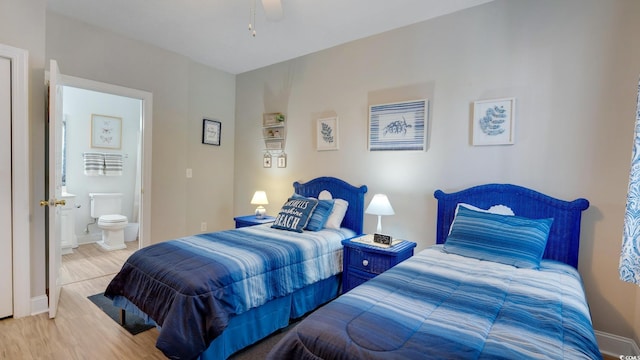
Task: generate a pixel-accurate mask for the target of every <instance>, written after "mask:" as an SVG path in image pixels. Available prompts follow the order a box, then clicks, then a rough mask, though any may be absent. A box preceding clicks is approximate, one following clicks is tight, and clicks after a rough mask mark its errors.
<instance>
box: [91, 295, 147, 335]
mask: <svg viewBox="0 0 640 360" xmlns="http://www.w3.org/2000/svg"><path fill="white" fill-rule="evenodd" d="M87 298H88V299H89V300H91V302H92V303H94V304H95V305H96V306H97V307H99V308H100V310H102V311H104V313H105V314H107V315H109V317H110V318H111V319H113V321H115V322H116V323H118V325H119V324H120V308H119V307H116V306H114V305H113V303H112V301H111V299H109V298H108V297H106V296H104V293H100V294H95V295H91V296H88V297H87ZM122 327H123V328H125V329H127V331H128V332H130V333H131V334H132V335H136V334H139V333H141V332H143V331H146V330H149V329H151V328H153V327H154V325H149V324H145V322H144V320H143V319H142V318H141V317H139V316H137V315H134V314H131V313H127V316H126V321H125V324H124V325H122Z"/></svg>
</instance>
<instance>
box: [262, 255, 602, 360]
mask: <svg viewBox="0 0 640 360" xmlns="http://www.w3.org/2000/svg"><path fill="white" fill-rule="evenodd" d="M269 358H270V359H318V358H321V359H601V358H602V356H601V354H600V352H599V349H598V346H597V343H596V340H595V335H594V331H593V327H592V324H591V318H590V313H589V308H588V305H587V302H586V299H585V295H584V289H583V286H582V280H581V278H580V276H579V274H578V272H577V271H576V270H575V269H574V268H572V267H569V266H567V265H564V264H561V263H558V262H550V261H543V263H542V264H541V269H540V270H531V269H518V268H515V267H512V266H510V265H503V264H499V263H493V262H489V261H481V260H476V259H471V258H466V257H462V256H459V255H453V254H446V253H444V252H442V251H441V248H440V246H434V247H431V248H428V249H426V250H423V251H421V252H420V253H418V254H417V255H416V256H414V257H412V258H410V259H408V260H406V261H404V262H403V263H401V264H399V265H397V266H396V267H394V268H392V269H390V270H388V271H387V272H385V273H383V274H381V275H379V276H378V277H376V278H374V279H372V280H370V281H368V282H366V283H364V284H362V285H360V286H359V287H357V288H355V289H353V290H351V291H350V292H348V293H347V294H345V295H342V296H341V297H339V298H338V299H336V300H334V301H332V302H331V303H329V304H327V305H326V306H324V307H323V308H322V309H320V310H318V311H316V312H314V313H312V314H311V315H309V316H308V317H307V318H306V319H305V320H303V321H302V322H301V323H300V324H298V325H297V326H296V327H295V328H294V329H292V330H291V331H290V332H289V333H288V334H287V335H286V336H285V338H283V339H282V341H281V342H279V343H278V345H276V347H275V348H274V349H273V350H272V352H271V353H270V354H269Z"/></svg>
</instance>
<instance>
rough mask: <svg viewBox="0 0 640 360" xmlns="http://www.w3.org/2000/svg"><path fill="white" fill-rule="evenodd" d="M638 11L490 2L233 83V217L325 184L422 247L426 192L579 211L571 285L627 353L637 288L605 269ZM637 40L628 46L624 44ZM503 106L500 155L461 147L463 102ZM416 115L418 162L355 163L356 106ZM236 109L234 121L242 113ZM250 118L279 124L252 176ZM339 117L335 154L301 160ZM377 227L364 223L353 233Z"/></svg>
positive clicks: (612, 254)
mask: <svg viewBox="0 0 640 360" xmlns="http://www.w3.org/2000/svg"><path fill="white" fill-rule="evenodd" d="M639 18H640V2H638V1H633V0H616V1H600V0H586V1H585V0H563V1H557V0H544V1H522V0H520V1H513V0H509V1H507V0H497V1H495V2H492V3H489V4H485V5H481V6H478V7H475V8H471V9H468V10H465V11H462V12H458V13H455V14H451V15H448V16H444V17H440V18H437V19H433V20H430V21H426V22H422V23H419V24H416V25H413V26H409V27H406V28H403V29H399V30H395V31H390V32H387V33H384V34H381V35H378V36H373V37H370V38H367V39H363V40H359V41H354V42H352V43H349V44H346V45H343V46H338V47H335V48H332V49H328V50H326V51H321V52H318V53H314V54H311V55H308V56H304V57H301V58H297V59H294V60H291V61H287V62H284V63H280V64H277V65H273V66H269V67H266V68H262V69H258V70H255V71H252V72H247V73H244V74H240V75H238V76H237V83H236V87H237V91H236V103H237V104H238V105H239V106H238V107H237V108H236V152H235V164H236V172H235V178H236V187H235V197H234V201H235V208H236V214H248V213H251V212H252V211H253V208H254V206H252V205H250V204H249V202H250V199H251V195H252V194H253V192H254V191H255V190H257V189H264V190H266V191H267V195H268V197H269V200H270V204H269V205H268V206H267V212H268V213H269V214H271V215H274V214H275V213H276V212H277V210H278V209H279V207H280V206H281V204H282V203H283V202H284V201H285V199H286V197H287V196H288V195H289V194H291V192H292V187H291V183H292V182H293V181H295V180H303V181H305V180H309V179H312V178H314V177H316V176H321V175H333V176H338V177H340V178H342V179H345V180H347V181H348V182H350V183H352V184H355V185H360V184H366V185H368V187H369V193H368V194H367V199H366V201H367V203H368V201H369V200H370V199H371V197H372V196H373V194H374V193H386V194H387V195H388V196H389V199H390V201H391V203H392V205H393V207H394V209H395V212H396V215H395V216H387V217H384V218H383V220H382V222H383V227H384V229H385V231H384V232H386V233H389V234H392V235H394V236H395V237H398V238H405V239H409V240H412V241H416V242H417V243H418V250H420V249H423V248H425V247H427V246H429V245H431V244H433V243H434V241H435V240H434V238H435V215H436V202H435V200H434V198H433V191H434V190H436V189H439V188H440V189H444V190H447V191H453V190H459V189H462V188H465V187H468V186H471V185H475V184H480V183H487V182H499V183H515V184H520V185H524V186H527V187H530V188H533V189H536V190H538V191H541V192H544V193H547V194H550V195H553V196H556V197H559V198H563V199H574V198H577V197H586V198H587V199H589V200H590V201H591V207H590V208H589V209H588V210H587V211H586V212H585V213H584V216H583V226H582V231H583V233H582V245H581V253H580V266H579V270H580V272H581V274H582V276H583V277H584V281H585V287H586V293H587V297H588V300H589V302H590V306H591V310H592V313H593V320H594V324H595V328H596V329H597V330H601V331H606V332H610V333H614V334H618V335H621V336H625V337H630V338H634V337H635V339H636V340H637V339H638V329H640V326H639V323H640V322H639V321H638V308H639V306H638V301H639V299H640V297H639V293H638V290H637V287H635V286H633V285H630V284H626V283H623V282H621V281H620V280H618V275H617V265H618V259H619V252H620V244H621V233H622V231H621V230H622V219H623V213H624V204H625V196H626V187H627V183H628V171H629V161H630V157H631V145H632V140H633V135H632V133H633V122H634V111H635V100H636V89H637V82H638V75H639V72H640V68H639V67H638V64H640V43H639V42H638V41H637V38H636V37H637V34H640V22H638V21H637V19H639ZM634 38H635V39H634ZM502 97H515V98H516V99H517V110H516V138H515V144H514V145H509V146H485V147H477V146H471V145H470V135H469V134H470V113H471V111H472V104H473V101H475V100H482V99H492V98H502ZM420 98H427V99H429V100H430V105H431V106H430V122H429V134H428V150H427V151H426V152H379V153H371V152H368V151H367V124H368V120H367V116H368V107H369V105H373V104H381V103H387V102H394V101H401V100H412V99H420ZM240 105H241V106H240ZM263 112H283V113H286V114H287V115H288V136H287V146H286V152H287V154H288V167H287V168H285V169H282V168H277V167H272V168H263V167H262V154H263V144H262V141H261V133H260V131H261V130H260V121H261V115H262V113H263ZM326 115H337V116H338V117H339V132H340V134H339V136H340V149H339V150H338V151H333V152H318V151H316V150H315V121H316V120H317V119H318V118H321V117H324V116H326ZM375 224H376V218H375V217H374V216H371V215H366V216H365V231H368V232H373V231H375Z"/></svg>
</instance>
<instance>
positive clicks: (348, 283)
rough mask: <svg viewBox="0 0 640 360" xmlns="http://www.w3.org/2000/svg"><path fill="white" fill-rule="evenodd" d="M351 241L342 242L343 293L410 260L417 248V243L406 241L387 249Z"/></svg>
mask: <svg viewBox="0 0 640 360" xmlns="http://www.w3.org/2000/svg"><path fill="white" fill-rule="evenodd" d="M351 240H352V239H347V240H342V245H343V246H344V252H343V261H342V293H346V292H347V291H349V290H351V289H353V288H354V287H356V286H358V285H360V284H362V283H363V282H365V281H367V280H370V279H373V278H374V277H376V276H378V275H379V274H382V273H383V272H385V271H387V270H389V269H390V268H392V267H393V266H395V265H397V264H398V263H400V262H402V261H404V260H406V259H408V258H410V257H411V256H413V249H414V248H415V247H416V243H414V242H411V241H406V240H404V241H402V242H400V243H397V244H395V245H393V246H391V247H387V248H384V247H378V246H375V245H367V244H363V243H359V242H355V241H351Z"/></svg>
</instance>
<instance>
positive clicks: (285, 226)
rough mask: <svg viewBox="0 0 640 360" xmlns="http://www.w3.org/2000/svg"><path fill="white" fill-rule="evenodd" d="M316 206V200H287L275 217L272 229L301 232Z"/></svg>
mask: <svg viewBox="0 0 640 360" xmlns="http://www.w3.org/2000/svg"><path fill="white" fill-rule="evenodd" d="M316 206H318V200H316V199H311V198H302V199H296V198H293V197H291V198H289V200H287V202H286V203H284V205H282V208H281V209H280V213H278V216H276V220H275V221H274V222H273V225H271V227H272V228H275V229H282V230H289V231H297V232H302V229H304V228H305V226H307V223H308V222H309V218H310V217H311V214H312V213H313V210H314V209H315V208H316Z"/></svg>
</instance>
